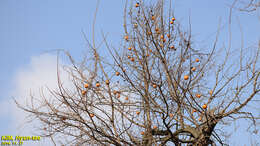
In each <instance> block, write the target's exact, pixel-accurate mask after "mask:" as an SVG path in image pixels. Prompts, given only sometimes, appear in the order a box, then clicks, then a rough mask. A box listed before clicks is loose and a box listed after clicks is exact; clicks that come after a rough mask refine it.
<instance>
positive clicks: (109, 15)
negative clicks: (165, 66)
mask: <svg viewBox="0 0 260 146" xmlns="http://www.w3.org/2000/svg"><path fill="white" fill-rule="evenodd" d="M173 4H174V13H175V16H176V19H177V21H178V22H179V23H181V24H183V28H185V29H186V28H187V26H188V16H189V15H190V17H191V23H192V34H193V35H194V36H195V40H196V41H197V42H198V43H199V44H198V45H199V46H209V47H210V46H212V42H211V41H212V39H214V38H215V34H216V31H217V26H218V24H219V20H220V19H221V24H222V25H225V27H224V28H223V31H222V32H221V35H220V41H219V43H220V44H223V43H226V44H227V42H228V37H227V25H226V24H227V22H228V14H229V7H228V6H229V5H230V4H231V2H230V3H228V2H227V1H224V0H218V1H205V0H197V1H192V0H177V1H174V3H173ZM95 7H96V0H77V1H72V0H44V1H35V0H23V1H21V0H1V1H0V20H1V21H0V51H1V54H0V66H1V67H2V69H1V71H0V83H1V84H0V105H5V107H6V103H9V102H10V98H11V97H14V96H19V97H20V96H26V95H27V94H28V93H27V94H26V93H24V92H27V90H26V88H27V87H28V88H31V86H33V85H30V84H29V85H28V84H27V85H26V86H24V85H23V84H22V83H23V82H27V81H28V80H29V81H32V83H34V82H37V81H38V78H41V76H42V75H46V76H48V75H49V73H48V72H50V74H55V69H54V70H53V71H51V69H53V66H52V64H53V62H55V59H54V58H55V55H56V54H55V53H51V52H48V51H51V50H54V49H66V50H68V51H70V53H71V54H72V55H73V56H74V57H75V58H77V59H78V60H80V58H81V57H82V56H83V53H84V52H86V48H85V45H86V44H85V42H84V39H83V36H82V30H84V31H85V32H86V34H87V37H88V38H89V39H92V38H91V24H92V21H93V14H94V12H95ZM123 9H124V1H122V0H116V1H108V0H101V1H100V5H99V11H98V15H97V22H96V37H97V39H98V38H99V37H100V36H101V31H104V32H107V33H108V41H109V42H111V43H112V44H113V46H118V45H119V43H120V41H121V39H122V36H123V34H122V32H123V27H122V26H123ZM232 20H233V23H232V46H233V47H234V48H236V47H239V45H240V44H241V43H240V40H241V39H240V32H239V26H238V21H239V22H240V23H241V26H242V29H243V32H244V41H245V46H250V45H254V44H255V43H257V41H258V40H259V39H260V29H259V26H260V21H259V20H258V19H257V16H256V13H251V14H248V13H241V12H237V11H234V12H233V17H232ZM257 26H258V27H257ZM46 52H47V53H46ZM50 61H53V62H50ZM37 65H38V66H37ZM48 65H49V66H50V68H49V69H48V68H47V66H48ZM42 66H46V68H44V69H45V70H42V71H41V69H42V68H41V67H42ZM30 77H31V78H33V79H31V78H30ZM46 80H47V79H46ZM40 81H41V79H39V82H40ZM18 82H19V83H18ZM48 83H50V84H55V82H51V81H50V82H48V81H46V84H48ZM37 84H38V83H37ZM39 86H40V85H39ZM51 86H52V85H51ZM0 108H1V111H4V112H2V114H0V116H1V121H0V134H1V135H3V134H8V133H9V132H10V130H9V129H8V127H11V126H4V125H5V124H7V125H10V122H11V121H12V120H13V119H12V118H11V115H12V113H10V112H8V111H6V110H4V108H3V106H2V107H0ZM6 108H7V107H6ZM13 130H14V131H13V132H15V128H14V129H13ZM240 137H241V138H235V139H233V140H232V141H242V143H243V141H244V142H245V143H247V142H248V140H249V138H248V135H247V137H244V136H243V135H241V134H240ZM233 138H234V137H233ZM242 143H241V142H240V144H242Z"/></svg>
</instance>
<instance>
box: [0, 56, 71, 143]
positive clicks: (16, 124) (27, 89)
mask: <svg viewBox="0 0 260 146" xmlns="http://www.w3.org/2000/svg"><path fill="white" fill-rule="evenodd" d="M61 79H65V80H68V76H67V74H66V73H65V72H61ZM57 85H58V82H57V58H56V56H54V55H50V54H43V55H40V56H34V57H32V58H31V62H30V64H29V65H27V66H25V67H23V68H21V69H19V70H18V71H17V73H16V75H15V76H14V78H13V87H14V88H13V89H11V96H12V97H14V98H15V99H16V100H17V101H18V102H19V103H22V104H23V105H24V104H26V103H30V100H28V99H30V96H31V95H33V96H34V97H35V98H36V99H40V98H41V95H40V91H42V92H43V93H44V95H45V97H47V98H50V97H51V96H50V94H49V92H48V90H47V88H46V87H48V88H50V89H57V87H58V86H57ZM0 107H1V108H2V109H4V110H1V112H0V116H7V115H8V116H9V118H10V119H11V123H8V131H6V133H5V134H8V135H10V134H11V135H12V136H16V135H20V136H32V135H35V134H36V132H37V131H36V132H35V129H33V127H37V126H38V124H39V123H38V122H37V121H35V122H33V123H31V124H25V123H26V120H25V117H26V116H27V114H26V113H25V112H23V111H22V110H21V109H18V108H17V107H16V105H15V104H14V102H13V100H12V99H7V100H4V101H0ZM24 124H25V125H24ZM2 134H4V133H3V132H2ZM48 143H49V140H47V139H45V140H41V141H40V142H37V143H34V142H32V141H25V142H24V144H23V146H28V145H46V144H48Z"/></svg>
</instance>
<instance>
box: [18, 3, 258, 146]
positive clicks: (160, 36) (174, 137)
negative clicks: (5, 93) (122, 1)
mask: <svg viewBox="0 0 260 146" xmlns="http://www.w3.org/2000/svg"><path fill="white" fill-rule="evenodd" d="M124 20H125V21H124V30H125V32H124V37H123V40H122V41H123V43H122V45H121V48H113V47H111V46H110V45H109V44H108V42H107V41H106V36H105V35H103V38H104V39H103V42H102V43H104V44H105V45H106V48H107V50H108V51H109V52H110V55H111V56H109V58H108V57H107V58H105V56H103V57H102V56H101V55H100V50H99V48H100V45H96V44H95V41H93V42H92V43H91V42H90V41H89V40H88V39H87V38H86V42H87V44H88V46H89V48H88V49H89V50H90V52H91V53H90V54H87V55H86V58H85V59H84V60H83V61H82V62H80V63H77V62H76V61H75V60H74V59H73V58H72V57H71V56H70V54H69V53H67V52H65V51H64V52H65V54H66V55H67V56H68V57H69V59H70V61H71V66H66V67H65V69H66V70H67V71H68V72H69V73H70V76H71V78H72V80H71V81H72V83H73V87H72V88H71V89H67V88H65V87H64V86H63V84H62V81H61V80H62V79H60V78H59V72H58V73H57V74H58V78H59V82H58V85H59V90H50V92H51V93H52V95H53V98H52V99H50V100H47V98H45V97H44V96H43V97H42V100H41V101H40V103H41V105H39V106H35V105H34V104H35V101H34V100H33V99H34V97H32V102H31V105H27V106H23V105H20V104H19V103H18V102H16V103H17V105H18V106H19V107H20V108H22V109H23V110H24V111H26V112H29V113H31V115H32V116H33V117H35V118H37V119H38V120H39V121H40V122H41V123H42V125H43V126H42V127H40V128H41V130H42V131H44V133H45V134H43V135H42V136H45V137H51V138H52V136H56V135H62V136H66V137H69V139H70V141H69V142H68V143H67V144H73V145H89V144H92V145H110V144H111V145H117V146H119V145H172V144H175V145H176V146H180V145H201V146H206V145H216V144H221V145H224V144H225V142H224V141H223V138H224V135H222V131H221V130H220V129H218V130H216V126H217V125H225V124H227V123H229V122H231V121H236V120H238V119H248V120H250V121H251V123H249V126H251V128H253V129H254V130H255V131H257V127H256V125H257V122H259V115H256V114H255V113H253V112H250V111H249V110H248V106H249V105H251V104H253V105H256V104H257V103H259V91H260V82H259V76H260V66H259V52H260V42H259V44H258V46H254V47H252V48H242V47H241V48H240V49H236V50H234V51H232V50H231V49H230V48H226V47H222V48H220V47H217V39H218V34H217V35H216V39H215V42H213V45H212V48H208V49H205V48H196V45H195V42H193V41H192V36H191V28H189V31H187V32H186V31H183V30H182V28H181V26H180V25H179V24H178V20H175V17H174V16H173V13H172V12H171V8H169V9H168V11H166V9H165V8H164V4H163V1H158V3H157V4H155V5H151V6H147V5H146V4H145V3H143V2H140V3H135V4H133V3H130V4H128V3H126V6H125V16H124ZM93 36H94V33H93ZM46 133H47V134H46ZM54 141H55V140H54Z"/></svg>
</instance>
